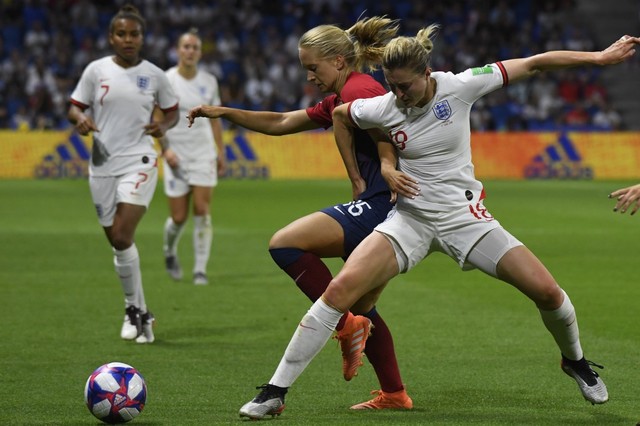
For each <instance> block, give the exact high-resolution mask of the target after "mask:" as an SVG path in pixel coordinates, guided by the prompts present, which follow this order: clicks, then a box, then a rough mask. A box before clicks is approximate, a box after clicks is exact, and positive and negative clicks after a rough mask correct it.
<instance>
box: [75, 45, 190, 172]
mask: <svg viewBox="0 0 640 426" xmlns="http://www.w3.org/2000/svg"><path fill="white" fill-rule="evenodd" d="M71 102H72V103H73V104H75V105H77V106H78V107H80V108H82V109H83V110H84V109H86V108H91V116H92V117H93V120H94V122H95V123H96V126H97V128H98V130H99V131H98V132H93V150H92V153H91V163H90V166H89V174H90V175H91V176H120V175H124V174H127V173H130V172H132V171H134V170H136V169H137V168H138V167H139V166H140V164H141V162H143V163H144V162H146V163H149V162H155V161H156V157H157V154H156V151H155V149H154V142H153V138H152V137H151V136H150V135H145V134H144V131H145V130H144V126H145V125H147V124H149V122H150V121H151V117H152V113H153V109H154V107H155V106H156V105H158V106H159V107H160V109H162V110H163V111H170V110H172V109H175V108H177V107H178V98H177V97H176V95H175V94H174V92H173V89H172V88H171V85H170V84H169V80H168V79H167V77H166V76H165V74H164V72H163V71H162V70H161V69H160V68H158V67H157V66H155V65H153V64H152V63H151V62H149V61H146V60H143V61H141V62H140V63H139V64H138V65H136V66H134V67H130V68H123V67H121V66H120V65H118V64H116V63H115V62H114V60H113V57H111V56H109V57H105V58H102V59H98V60H96V61H93V62H91V63H90V64H89V65H87V67H86V68H85V70H84V72H83V73H82V77H81V78H80V81H79V82H78V85H77V86H76V88H75V90H74V91H73V93H72V94H71ZM145 159H146V160H145Z"/></svg>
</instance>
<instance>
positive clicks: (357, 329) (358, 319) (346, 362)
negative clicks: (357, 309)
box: [334, 314, 373, 381]
mask: <svg viewBox="0 0 640 426" xmlns="http://www.w3.org/2000/svg"><path fill="white" fill-rule="evenodd" d="M371 328H373V325H372V324H371V320H370V319H369V318H367V317H363V316H362V315H352V314H349V316H348V317H347V321H346V322H345V324H344V327H343V328H342V330H340V331H338V334H337V335H336V336H335V337H334V339H338V341H339V342H340V349H341V350H342V375H343V376H344V379H345V380H346V381H349V380H351V379H353V377H354V376H357V375H358V368H360V366H361V365H362V364H363V363H362V356H363V351H364V347H365V345H366V343H367V339H368V338H369V335H370V334H371Z"/></svg>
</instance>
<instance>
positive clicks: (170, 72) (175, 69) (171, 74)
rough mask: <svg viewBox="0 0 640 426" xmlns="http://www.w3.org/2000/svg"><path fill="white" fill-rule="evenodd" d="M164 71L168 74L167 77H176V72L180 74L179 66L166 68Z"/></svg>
mask: <svg viewBox="0 0 640 426" xmlns="http://www.w3.org/2000/svg"><path fill="white" fill-rule="evenodd" d="M164 73H165V74H166V75H167V77H174V76H175V75H176V74H178V67H177V66H175V67H171V68H169V69H168V70H166V71H165V72H164Z"/></svg>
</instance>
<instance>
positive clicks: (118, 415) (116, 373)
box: [84, 362, 147, 423]
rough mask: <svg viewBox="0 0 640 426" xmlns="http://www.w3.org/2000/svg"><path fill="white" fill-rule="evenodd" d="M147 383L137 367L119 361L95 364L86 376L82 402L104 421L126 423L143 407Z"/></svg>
mask: <svg viewBox="0 0 640 426" xmlns="http://www.w3.org/2000/svg"><path fill="white" fill-rule="evenodd" d="M146 400H147V385H146V383H145V382H144V378H143V377H142V375H141V374H140V372H139V371H138V370H136V369H135V368H133V367H132V366H130V365H128V364H124V363H122V362H110V363H108V364H105V365H102V366H100V367H98V368H97V369H96V370H95V371H94V372H93V373H91V375H90V376H89V378H88V379H87V384H86V385H85V387H84V401H85V403H86V404H87V407H88V408H89V411H91V414H93V415H94V416H96V417H97V418H98V419H100V420H102V421H103V422H105V423H126V422H128V421H131V420H133V419H134V418H136V417H137V416H138V415H139V414H140V413H141V412H142V410H143V409H144V404H145V402H146Z"/></svg>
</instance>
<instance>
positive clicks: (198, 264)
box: [193, 215, 213, 272]
mask: <svg viewBox="0 0 640 426" xmlns="http://www.w3.org/2000/svg"><path fill="white" fill-rule="evenodd" d="M212 241H213V228H212V226H211V216H210V215H205V216H194V217H193V252H194V257H195V263H194V266H193V272H206V271H207V263H208V262H209V254H210V253H211V242H212Z"/></svg>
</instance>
